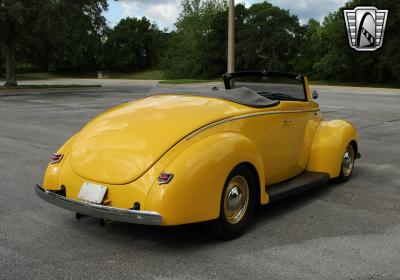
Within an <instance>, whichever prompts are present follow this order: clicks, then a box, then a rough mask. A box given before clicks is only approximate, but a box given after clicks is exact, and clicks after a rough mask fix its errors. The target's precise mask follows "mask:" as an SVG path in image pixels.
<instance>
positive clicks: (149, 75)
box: [108, 70, 164, 80]
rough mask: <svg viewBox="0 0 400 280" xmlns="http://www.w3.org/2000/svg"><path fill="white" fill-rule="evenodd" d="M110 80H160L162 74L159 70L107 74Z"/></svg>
mask: <svg viewBox="0 0 400 280" xmlns="http://www.w3.org/2000/svg"><path fill="white" fill-rule="evenodd" d="M108 76H109V78H110V79H127V80H162V79H164V74H163V72H162V71H160V70H147V71H141V72H136V73H114V72H111V73H109V75H108Z"/></svg>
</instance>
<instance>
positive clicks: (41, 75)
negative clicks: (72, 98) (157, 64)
mask: <svg viewBox="0 0 400 280" xmlns="http://www.w3.org/2000/svg"><path fill="white" fill-rule="evenodd" d="M104 76H105V78H106V79H127V80H162V79H164V77H163V72H162V71H160V70H146V71H141V72H135V73H117V72H107V71H105V72H104ZM60 78H71V79H85V78H90V79H97V72H92V73H49V72H38V73H20V74H17V80H51V79H60Z"/></svg>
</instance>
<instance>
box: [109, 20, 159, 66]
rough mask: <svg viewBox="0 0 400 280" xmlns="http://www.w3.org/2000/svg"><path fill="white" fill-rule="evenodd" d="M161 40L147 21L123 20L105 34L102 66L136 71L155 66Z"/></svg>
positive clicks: (157, 31)
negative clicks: (103, 64) (104, 62)
mask: <svg viewBox="0 0 400 280" xmlns="http://www.w3.org/2000/svg"><path fill="white" fill-rule="evenodd" d="M164 45H165V36H164V34H162V32H161V31H160V30H159V29H158V27H157V26H156V25H155V24H152V23H151V22H150V21H149V20H148V19H147V18H145V17H143V18H142V19H136V18H126V19H123V20H121V21H120V22H119V23H118V25H117V26H115V27H114V28H113V29H111V30H110V31H109V32H108V34H107V41H106V43H105V46H104V49H105V57H106V65H107V66H108V68H110V69H112V70H119V71H137V70H142V69H145V68H150V67H153V66H156V65H158V64H159V60H160V54H161V52H162V51H161V50H162V48H163V46H164Z"/></svg>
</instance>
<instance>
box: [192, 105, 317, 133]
mask: <svg viewBox="0 0 400 280" xmlns="http://www.w3.org/2000/svg"><path fill="white" fill-rule="evenodd" d="M315 112H321V109H314V110H291V111H269V112H259V113H251V114H247V115H242V116H237V117H231V118H227V119H224V120H220V121H216V122H213V123H210V124H208V125H206V126H203V127H201V128H199V129H198V130H196V131H194V132H192V133H191V134H189V135H188V136H186V138H185V139H186V140H187V141H188V140H190V139H192V138H193V137H195V136H196V135H198V134H200V133H201V132H203V131H205V130H207V129H209V128H212V127H214V126H217V125H220V124H224V123H227V122H232V121H236V120H241V119H247V118H252V117H259V116H264V115H280V114H298V113H315Z"/></svg>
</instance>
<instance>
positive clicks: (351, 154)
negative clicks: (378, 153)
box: [336, 143, 356, 183]
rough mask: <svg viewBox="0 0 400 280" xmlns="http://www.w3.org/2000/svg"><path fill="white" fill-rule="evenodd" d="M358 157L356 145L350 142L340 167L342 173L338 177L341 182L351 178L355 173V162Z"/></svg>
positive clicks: (337, 179)
mask: <svg viewBox="0 0 400 280" xmlns="http://www.w3.org/2000/svg"><path fill="white" fill-rule="evenodd" d="M355 159H356V150H355V148H354V145H353V144H352V143H350V144H349V145H347V148H346V151H345V152H344V155H343V159H342V165H341V167H340V175H339V177H337V178H336V181H337V182H339V183H343V182H346V181H348V180H349V179H350V177H351V174H353V169H354V162H355Z"/></svg>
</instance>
